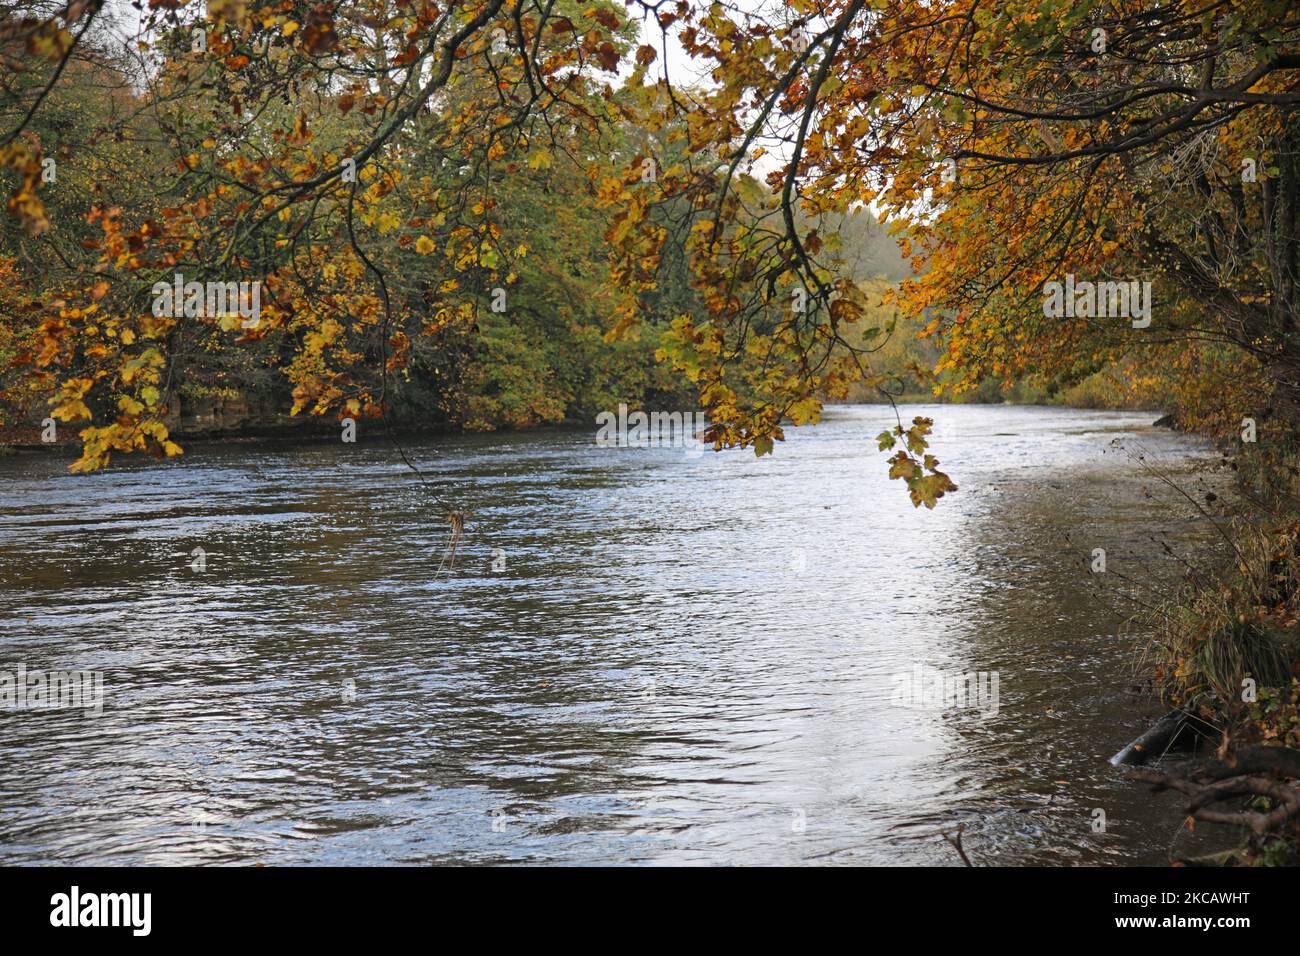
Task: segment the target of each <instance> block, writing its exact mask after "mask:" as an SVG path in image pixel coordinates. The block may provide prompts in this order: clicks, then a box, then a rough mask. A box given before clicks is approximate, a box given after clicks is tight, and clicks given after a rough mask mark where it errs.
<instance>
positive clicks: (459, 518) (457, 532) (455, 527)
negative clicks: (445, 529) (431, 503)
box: [434, 511, 474, 577]
mask: <svg viewBox="0 0 1300 956" xmlns="http://www.w3.org/2000/svg"><path fill="white" fill-rule="evenodd" d="M473 516H474V515H473V512H470V511H448V512H447V524H449V525H451V540H449V541H448V542H447V550H446V551H444V552H443V555H442V562H441V563H440V564H439V565H438V570H437V571H436V572H435V573H434V577H437V576H438V575H440V574H443V573H446V574H451V572H452V571H453V570H454V569H455V567H456V554H457V552H458V551H459V550H460V539H461V538H462V537H463V536H464V534H465V520H466V519H467V518H472V517H473Z"/></svg>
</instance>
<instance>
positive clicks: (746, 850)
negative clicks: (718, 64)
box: [0, 406, 1215, 864]
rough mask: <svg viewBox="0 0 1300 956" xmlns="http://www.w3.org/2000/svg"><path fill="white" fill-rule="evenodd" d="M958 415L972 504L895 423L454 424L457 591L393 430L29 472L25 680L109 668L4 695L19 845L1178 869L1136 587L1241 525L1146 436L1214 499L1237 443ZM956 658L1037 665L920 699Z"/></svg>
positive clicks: (427, 461) (946, 433)
mask: <svg viewBox="0 0 1300 956" xmlns="http://www.w3.org/2000/svg"><path fill="white" fill-rule="evenodd" d="M918 412H924V413H926V414H932V415H934V417H935V418H936V419H937V420H938V422H939V424H938V428H937V437H936V439H935V442H934V451H935V453H936V454H937V455H938V456H939V457H940V458H941V459H942V461H943V466H944V468H945V469H946V470H948V471H949V472H950V474H951V475H952V477H953V478H954V480H956V481H957V483H958V485H960V486H961V490H960V492H958V493H957V494H955V495H952V496H950V497H947V498H945V499H944V500H943V501H941V502H940V505H939V507H938V508H937V509H936V510H935V511H927V510H925V509H920V510H917V509H914V508H912V506H911V504H910V503H909V502H908V500H907V495H906V489H905V488H903V487H902V486H901V483H900V482H890V481H889V480H888V478H887V477H886V474H885V468H884V467H883V461H884V457H885V456H883V455H882V454H881V453H879V452H878V451H876V450H875V443H874V441H872V440H871V436H874V435H875V434H877V433H878V432H879V431H880V430H881V429H882V428H883V427H887V426H888V425H889V424H891V422H892V418H891V413H890V411H889V410H888V409H886V408H881V407H851V408H839V409H834V410H831V411H830V412H829V413H828V415H827V418H826V420H825V421H824V423H823V424H822V425H820V426H818V427H817V428H801V429H791V430H790V440H789V441H787V442H786V443H785V444H783V445H778V447H777V449H776V452H775V454H773V455H771V456H769V457H766V458H763V459H755V458H754V457H753V455H752V454H750V453H749V452H738V453H724V454H721V455H715V454H713V453H708V454H705V455H703V456H691V455H689V454H686V453H684V452H683V451H681V450H673V449H609V448H597V447H595V446H594V443H593V432H592V431H551V432H546V433H529V434H519V435H502V436H486V437H481V436H480V437H467V438H457V439H439V440H428V441H416V442H413V443H412V444H411V445H410V447H409V453H410V455H411V456H412V458H413V460H415V461H416V462H417V463H418V464H419V465H420V466H421V468H422V469H423V470H425V471H426V472H427V474H428V476H429V479H430V482H431V484H432V485H433V486H434V488H436V489H437V490H438V491H439V492H440V493H442V492H445V493H446V494H447V495H448V496H449V497H450V500H451V501H452V502H453V503H454V505H455V506H456V507H459V508H463V509H465V510H468V511H472V512H473V516H472V518H471V520H470V522H469V524H468V526H467V529H466V535H465V539H464V542H463V544H462V546H461V550H460V554H459V556H458V559H457V563H456V567H455V570H454V572H453V573H451V574H449V575H447V574H444V575H441V576H439V575H438V574H437V571H438V566H439V562H440V561H441V559H442V557H443V552H444V549H445V547H446V543H447V528H446V525H445V522H444V519H443V517H442V512H441V510H440V509H439V507H438V505H437V504H436V503H435V501H434V500H433V497H432V495H431V493H430V491H429V490H428V489H426V488H424V487H423V486H421V484H420V483H419V481H418V480H417V479H415V478H414V476H413V475H412V474H411V473H410V472H409V471H408V470H407V469H406V468H405V466H403V465H402V464H401V463H400V459H398V457H397V455H396V454H395V453H394V451H393V449H392V446H391V445H389V444H388V443H387V442H386V441H384V440H383V439H382V438H380V437H373V438H372V439H371V440H370V441H369V442H366V441H364V440H363V441H362V442H361V443H359V444H356V445H343V444H341V443H339V444H315V445H301V446H286V445H284V444H283V443H278V444H277V443H259V442H240V443H227V444H202V445H192V446H191V447H189V448H188V450H187V454H186V455H185V456H184V457H183V458H182V459H179V460H175V461H172V462H169V463H166V464H156V463H152V462H148V461H126V462H122V463H120V464H116V465H115V466H114V468H113V469H112V470H111V471H109V472H107V473H104V474H99V475H94V476H89V477H79V476H71V475H69V474H67V473H66V471H65V468H66V464H67V461H66V460H60V459H56V458H55V457H53V456H48V455H42V454H25V455H13V456H10V457H7V458H0V669H5V668H10V669H12V668H13V667H15V666H16V665H18V664H25V665H26V666H27V667H28V668H29V669H35V668H75V669H89V670H97V671H102V672H103V674H104V688H105V705H104V712H103V714H102V716H98V717H96V716H93V715H86V714H84V713H82V712H81V711H73V710H53V711H51V710H44V711H35V710H28V711H22V710H0V862H5V863H16V862H22V863H74V862H75V863H96V864H110V863H153V864H171V863H212V864H236V863H238V864H247V863H255V862H257V863H267V864H295V863H316V864H368V863H432V862H481V863H487V862H512V861H513V862H538V863H540V862H567V863H599V862H616V863H617V862H656V863H762V864H784V863H807V862H817V863H885V864H910V863H942V864H955V863H958V862H959V861H958V860H957V857H956V855H955V853H954V851H953V850H952V848H951V847H949V846H948V845H947V843H945V842H944V840H943V839H942V838H941V837H940V836H939V834H940V832H941V831H944V830H947V831H949V832H951V831H953V830H954V829H955V828H956V826H957V825H958V824H964V843H965V846H966V849H967V850H968V852H969V853H970V854H971V855H972V856H973V857H974V858H975V859H976V861H977V862H983V863H1003V864H1013V863H1032V864H1044V863H1098V862H1116V863H1119V862H1128V863H1164V862H1167V861H1168V859H1169V857H1170V853H1171V851H1178V852H1182V851H1183V850H1185V849H1187V838H1186V837H1185V836H1181V837H1180V836H1179V835H1178V822H1179V818H1180V813H1179V807H1178V804H1177V802H1176V800H1174V799H1173V798H1166V797H1162V798H1152V797H1151V796H1150V795H1149V794H1148V793H1147V792H1146V790H1145V789H1144V788H1142V787H1140V786H1137V785H1134V784H1131V783H1128V782H1126V781H1124V780H1123V779H1121V778H1120V777H1119V776H1117V774H1116V773H1115V772H1114V771H1113V770H1111V768H1109V767H1108V766H1107V765H1106V762H1105V758H1106V757H1107V756H1108V755H1109V754H1111V753H1112V752H1114V751H1115V750H1118V749H1119V748H1120V747H1121V746H1122V745H1123V744H1124V743H1126V742H1127V741H1128V740H1129V739H1131V738H1132V737H1134V736H1136V734H1137V733H1138V732H1140V731H1141V730H1142V729H1144V728H1145V723H1146V722H1147V721H1148V720H1150V719H1151V718H1152V717H1153V716H1157V715H1158V712H1157V709H1156V707H1155V705H1154V704H1152V703H1151V702H1150V701H1148V700H1146V699H1145V698H1143V697H1141V696H1139V695H1137V694H1135V693H1133V689H1132V686H1131V685H1132V680H1131V678H1130V675H1131V672H1132V667H1131V662H1132V654H1133V647H1134V643H1135V637H1134V635H1132V634H1126V633H1124V632H1123V631H1122V629H1121V624H1122V621H1123V618H1124V616H1125V615H1126V614H1127V613H1129V612H1131V611H1132V610H1133V609H1134V606H1133V605H1132V604H1131V603H1127V602H1126V600H1125V599H1124V596H1123V594H1121V593H1120V592H1121V591H1125V590H1127V591H1128V592H1129V593H1131V594H1135V595H1138V596H1139V597H1141V598H1142V599H1143V600H1149V599H1151V598H1152V597H1153V596H1158V595H1160V593H1161V592H1162V591H1167V589H1168V586H1169V585H1170V583H1172V582H1175V581H1176V580H1177V578H1178V573H1179V571H1178V567H1177V566H1176V562H1175V561H1173V559H1171V558H1169V557H1168V556H1167V555H1164V554H1163V552H1162V549H1161V542H1168V543H1169V544H1170V545H1171V546H1173V547H1174V548H1175V549H1176V550H1179V551H1180V552H1181V553H1197V554H1200V553H1203V552H1204V551H1205V549H1208V548H1210V547H1211V546H1212V542H1213V540H1214V538H1215V532H1214V530H1213V528H1212V527H1211V526H1210V524H1209V522H1208V521H1207V520H1206V519H1205V518H1204V517H1203V516H1202V515H1201V514H1200V513H1199V511H1198V510H1197V508H1195V507H1194V506H1193V505H1192V504H1191V503H1189V502H1188V501H1187V500H1186V499H1182V498H1180V497H1179V496H1177V495H1176V494H1174V493H1173V492H1171V491H1170V490H1169V489H1168V488H1167V487H1166V486H1164V485H1163V484H1162V483H1161V482H1159V481H1157V480H1155V479H1153V478H1151V477H1150V476H1149V475H1147V474H1145V473H1144V472H1143V470H1142V468H1141V465H1140V463H1139V462H1138V461H1136V460H1135V459H1134V458H1133V457H1131V454H1144V455H1146V461H1147V462H1148V463H1158V467H1160V468H1161V469H1163V470H1165V471H1167V472H1168V473H1169V474H1170V475H1172V476H1174V477H1176V478H1177V479H1178V480H1179V481H1181V482H1186V483H1187V484H1188V487H1189V488H1191V487H1192V483H1193V482H1194V480H1196V479H1194V476H1193V471H1194V470H1195V469H1196V468H1197V467H1198V465H1199V464H1203V463H1204V462H1205V461H1206V460H1207V459H1208V458H1209V457H1210V455H1209V451H1208V450H1207V449H1206V448H1204V447H1203V446H1201V445H1199V444H1197V443H1196V442H1194V441H1193V440H1191V439H1188V438H1186V437H1182V436H1177V435H1174V434H1172V433H1170V432H1166V431H1163V430H1159V429H1152V428H1150V427H1149V425H1150V422H1151V420H1152V419H1153V418H1154V417H1155V416H1153V415H1151V414H1128V413H1111V412H1083V411H1072V410H1064V409H1046V408H1019V407H975V406H965V407H942V408H940V407H931V408H924V409H915V408H907V409H903V414H904V416H905V417H906V418H910V417H911V415H913V414H916V413H918ZM363 438H364V436H363ZM1117 440H1118V441H1119V442H1121V443H1122V444H1123V446H1124V447H1125V448H1126V449H1128V452H1125V451H1123V450H1121V449H1120V448H1119V447H1118V446H1116V445H1115V444H1114V443H1115V442H1116V441H1117ZM1130 453H1131V454H1130ZM1193 493H1194V494H1195V492H1193ZM1095 547H1104V548H1106V549H1107V555H1108V563H1109V568H1110V570H1111V571H1112V572H1119V573H1123V574H1125V575H1126V576H1127V577H1129V578H1130V579H1132V581H1133V582H1134V584H1132V585H1124V586H1123V587H1121V586H1120V581H1119V580H1118V577H1117V575H1116V574H1113V573H1111V574H1109V576H1101V575H1093V574H1090V573H1089V571H1088V560H1089V556H1090V553H1091V551H1092V549H1093V548H1095ZM195 548H203V549H204V551H205V552H206V555H207V559H206V570H205V571H203V572H201V573H200V572H196V571H194V570H192V569H191V561H192V557H191V555H192V553H193V551H194V549H195ZM494 564H495V566H496V567H497V568H501V567H502V565H503V564H504V568H502V569H501V570H494V569H493V568H494ZM1134 588H1137V590H1133V589H1134ZM1144 591H1145V594H1144V593H1143V592H1144ZM917 666H921V667H924V668H931V669H938V670H940V671H943V672H944V673H947V674H950V675H955V674H961V673H965V672H973V671H986V672H993V671H996V672H997V673H998V675H999V700H998V707H997V711H996V713H981V711H980V710H979V709H977V708H967V709H965V710H952V709H950V710H948V711H941V710H936V709H909V708H904V707H899V706H897V705H896V704H891V695H892V694H893V693H894V691H895V689H896V687H897V686H898V684H897V682H896V681H895V680H894V677H895V675H899V674H907V673H911V672H913V669H914V668H915V667H917ZM349 681H351V682H353V684H351V685H349V684H347V682H349ZM352 686H354V687H355V694H353V693H350V692H349V690H348V688H350V687H352ZM1097 809H1101V810H1103V811H1104V813H1105V815H1106V821H1107V826H1106V832H1105V833H1104V834H1103V833H1095V832H1093V824H1094V819H1095V811H1096V810H1097Z"/></svg>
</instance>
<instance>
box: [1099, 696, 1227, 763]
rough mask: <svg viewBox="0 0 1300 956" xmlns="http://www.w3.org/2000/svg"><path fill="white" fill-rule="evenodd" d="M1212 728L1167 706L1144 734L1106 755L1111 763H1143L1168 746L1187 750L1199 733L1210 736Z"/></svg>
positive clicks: (1170, 748)
mask: <svg viewBox="0 0 1300 956" xmlns="http://www.w3.org/2000/svg"><path fill="white" fill-rule="evenodd" d="M1215 733H1216V732H1215V730H1214V728H1213V727H1211V726H1210V725H1209V724H1207V723H1206V722H1205V721H1203V720H1201V719H1200V718H1199V717H1197V716H1196V715H1194V714H1189V713H1187V711H1185V710H1177V709H1175V710H1171V711H1170V712H1169V713H1167V714H1165V715H1164V716H1163V717H1161V718H1160V719H1159V720H1157V721H1156V722H1155V723H1154V724H1152V725H1151V729H1150V730H1148V731H1147V732H1146V733H1145V734H1143V735H1142V736H1141V737H1139V738H1138V739H1137V740H1135V741H1133V742H1132V743H1131V744H1129V745H1128V746H1127V747H1125V748H1124V749H1123V750H1121V751H1120V752H1119V753H1117V754H1115V756H1113V757H1111V758H1110V762H1111V764H1112V765H1113V766H1116V767H1118V766H1121V765H1125V764H1130V765H1132V764H1143V763H1146V762H1147V761H1148V760H1151V759H1153V758H1155V757H1159V756H1161V755H1163V754H1165V753H1167V752H1169V751H1170V750H1175V749H1181V750H1190V749H1191V748H1192V746H1193V745H1195V743H1196V741H1197V740H1199V739H1200V738H1202V737H1212V736H1214V735H1215Z"/></svg>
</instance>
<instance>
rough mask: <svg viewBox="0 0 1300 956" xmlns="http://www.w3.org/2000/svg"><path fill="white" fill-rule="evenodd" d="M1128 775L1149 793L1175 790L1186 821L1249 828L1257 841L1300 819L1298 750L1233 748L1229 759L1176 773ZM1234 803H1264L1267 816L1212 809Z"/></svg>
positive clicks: (1134, 771)
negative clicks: (1150, 787) (1182, 798)
mask: <svg viewBox="0 0 1300 956" xmlns="http://www.w3.org/2000/svg"><path fill="white" fill-rule="evenodd" d="M1128 772H1129V774H1130V775H1131V776H1133V777H1135V778H1136V779H1138V780H1143V781H1145V782H1147V783H1151V784H1154V785H1155V786H1154V790H1155V791H1156V792H1159V791H1161V790H1177V791H1178V792H1179V793H1183V794H1186V795H1187V796H1188V797H1190V798H1191V800H1190V802H1189V803H1188V806H1187V815H1188V816H1189V817H1191V818H1192V819H1195V820H1204V821H1205V822H1207V823H1231V824H1237V825H1239V826H1246V827H1249V828H1250V829H1251V830H1252V831H1253V832H1254V833H1255V834H1256V835H1258V836H1264V835H1265V834H1267V833H1269V832H1272V831H1274V830H1277V829H1279V828H1280V827H1282V826H1283V825H1284V824H1285V823H1287V822H1288V821H1289V820H1291V819H1292V818H1294V817H1296V816H1300V790H1297V789H1296V784H1295V782H1294V781H1295V780H1296V779H1298V778H1300V750H1291V749H1289V748H1287V747H1259V746H1250V747H1238V748H1237V749H1236V750H1234V751H1233V752H1232V753H1230V754H1227V755H1219V756H1217V757H1215V758H1214V759H1211V760H1206V761H1200V762H1198V763H1197V764H1196V765H1194V766H1191V767H1188V768H1185V769H1182V770H1181V771H1180V772H1172V773H1164V772H1162V771H1159V770H1154V769H1151V768H1149V767H1131V768H1130V769H1129V771H1128ZM1239 797H1268V798H1269V799H1270V800H1272V801H1273V803H1274V804H1275V806H1274V808H1273V809H1272V810H1268V811H1262V810H1218V809H1215V808H1214V806H1215V804H1217V803H1221V802H1222V801H1224V800H1230V799H1233V798H1239Z"/></svg>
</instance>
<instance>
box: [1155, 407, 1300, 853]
mask: <svg viewBox="0 0 1300 956" xmlns="http://www.w3.org/2000/svg"><path fill="white" fill-rule="evenodd" d="M1252 437H1258V438H1261V439H1262V441H1255V442H1247V443H1237V446H1236V448H1233V449H1232V450H1233V451H1234V452H1236V454H1235V456H1234V457H1233V458H1232V460H1231V467H1232V468H1233V469H1234V470H1235V471H1236V473H1237V491H1238V492H1239V494H1240V504H1239V506H1238V508H1237V510H1236V513H1235V514H1234V515H1233V516H1232V517H1231V519H1227V518H1224V519H1222V520H1221V521H1220V530H1221V535H1222V537H1223V539H1224V541H1225V542H1226V543H1227V546H1228V555H1227V559H1226V560H1223V561H1217V562H1214V561H1211V562H1196V563H1195V564H1192V565H1189V567H1188V573H1187V575H1186V576H1185V579H1184V582H1183V584H1182V586H1181V588H1180V589H1179V590H1178V591H1177V592H1176V593H1175V594H1174V595H1173V596H1172V597H1170V598H1169V599H1167V600H1165V601H1162V602H1160V603H1159V604H1158V605H1157V606H1155V607H1153V608H1152V609H1150V611H1149V612H1147V613H1145V614H1143V615H1141V620H1142V621H1143V624H1144V626H1145V628H1146V629H1147V630H1148V631H1149V633H1150V634H1151V637H1150V641H1149V644H1148V646H1147V648H1146V653H1145V657H1144V662H1145V666H1146V668H1147V670H1148V673H1149V675H1150V677H1151V679H1152V681H1153V682H1154V684H1155V687H1156V690H1157V693H1158V694H1159V695H1160V697H1161V699H1162V700H1163V701H1165V702H1166V703H1167V704H1169V705H1171V706H1174V707H1177V708H1180V709H1181V710H1183V711H1185V712H1186V713H1188V714H1192V715H1194V716H1195V717H1196V718H1197V719H1199V720H1202V721H1204V722H1206V723H1208V724H1209V725H1211V726H1213V727H1214V728H1216V729H1217V731H1218V747H1217V749H1216V750H1214V752H1213V754H1212V755H1210V756H1208V757H1207V758H1203V759H1202V760H1201V761H1199V762H1198V763H1196V764H1194V765H1193V766H1190V767H1182V768H1174V769H1172V770H1170V771H1168V772H1161V771H1156V772H1147V773H1143V774H1140V775H1141V776H1143V777H1144V778H1145V779H1147V780H1148V782H1151V783H1154V784H1156V785H1157V787H1158V788H1159V789H1174V790H1178V791H1179V792H1181V793H1183V794H1184V795H1185V796H1186V799H1187V800H1188V816H1189V821H1190V820H1191V819H1193V818H1194V819H1197V820H1204V821H1207V822H1209V823H1212V824H1214V823H1218V824H1229V825H1231V826H1232V827H1234V828H1236V829H1237V831H1238V833H1239V834H1240V845H1239V846H1238V847H1237V848H1236V849H1234V850H1232V851H1230V852H1228V853H1226V854H1221V855H1218V856H1216V857H1215V858H1214V859H1213V860H1212V861H1211V862H1214V863H1216V864H1220V865H1295V864H1297V863H1300V798H1297V795H1296V791H1295V785H1294V781H1295V780H1296V779H1297V777H1300V749H1297V748H1300V507H1297V505H1298V504H1300V497H1298V496H1297V492H1298V491H1300V487H1297V485H1298V484H1300V483H1298V482H1297V476H1298V475H1300V469H1298V468H1297V456H1296V454H1295V450H1294V446H1293V445H1292V444H1291V442H1290V441H1289V440H1288V439H1287V436H1286V435H1285V434H1284V433H1282V432H1280V430H1277V429H1270V430H1269V431H1268V432H1267V433H1266V434H1264V435H1261V436H1252ZM1228 447H1231V445H1230V444H1229V446H1228ZM1202 504H1203V505H1204V506H1206V507H1211V508H1212V507H1213V506H1214V504H1215V501H1214V500H1213V499H1211V500H1209V501H1205V502H1203V503H1202ZM1198 506H1201V505H1198Z"/></svg>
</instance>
